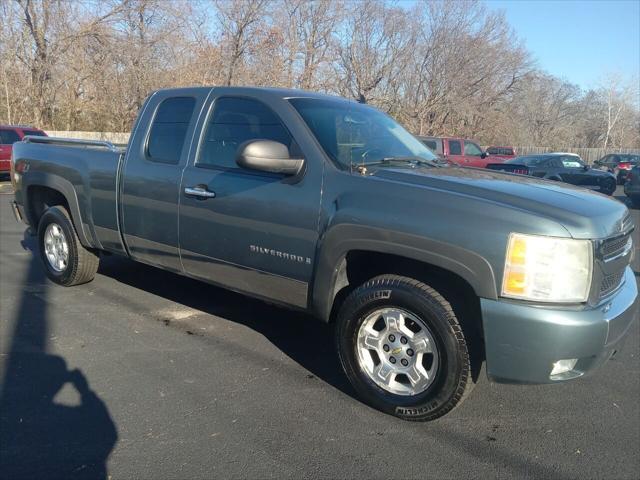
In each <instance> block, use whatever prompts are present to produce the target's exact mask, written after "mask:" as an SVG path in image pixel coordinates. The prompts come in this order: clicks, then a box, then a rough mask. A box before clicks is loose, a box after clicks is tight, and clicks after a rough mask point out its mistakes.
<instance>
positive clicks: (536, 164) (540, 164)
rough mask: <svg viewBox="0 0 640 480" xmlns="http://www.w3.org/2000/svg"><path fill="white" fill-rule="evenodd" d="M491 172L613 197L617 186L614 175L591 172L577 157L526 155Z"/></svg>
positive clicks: (599, 171) (597, 171)
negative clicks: (533, 179) (559, 184)
mask: <svg viewBox="0 0 640 480" xmlns="http://www.w3.org/2000/svg"><path fill="white" fill-rule="evenodd" d="M487 168H489V169H491V170H502V171H503V172H510V173H516V174H520V175H531V176H532V177H538V178H546V179H547V180H556V181H559V182H566V183H571V184H573V185H577V186H579V187H584V188H588V189H590V190H595V191H597V192H600V193H604V194H606V195H612V194H613V192H615V190H616V186H617V185H616V177H615V176H614V175H613V174H612V173H610V172H607V171H603V170H598V169H595V168H589V166H588V165H587V164H586V163H584V161H583V160H582V159H581V158H580V156H579V155H576V154H575V153H544V154H540V155H526V156H522V157H516V158H513V159H511V160H507V161H506V162H504V163H490V164H489V165H487Z"/></svg>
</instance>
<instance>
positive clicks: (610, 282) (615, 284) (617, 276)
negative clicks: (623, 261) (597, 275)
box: [600, 270, 624, 298]
mask: <svg viewBox="0 0 640 480" xmlns="http://www.w3.org/2000/svg"><path fill="white" fill-rule="evenodd" d="M623 279H624V270H622V271H621V272H618V273H614V274H612V275H607V276H606V277H604V278H603V279H602V283H601V284H600V298H603V297H606V296H607V295H609V294H610V293H613V292H615V291H616V290H617V289H618V288H619V287H620V286H621V285H622V280H623Z"/></svg>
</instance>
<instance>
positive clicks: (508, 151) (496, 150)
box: [485, 146, 518, 160]
mask: <svg viewBox="0 0 640 480" xmlns="http://www.w3.org/2000/svg"><path fill="white" fill-rule="evenodd" d="M485 152H487V155H491V156H492V157H500V158H504V159H505V160H510V159H512V158H515V157H517V156H518V155H517V153H516V149H515V148H514V147H497V146H491V147H487V149H486V150H485Z"/></svg>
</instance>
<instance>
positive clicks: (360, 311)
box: [336, 275, 474, 421]
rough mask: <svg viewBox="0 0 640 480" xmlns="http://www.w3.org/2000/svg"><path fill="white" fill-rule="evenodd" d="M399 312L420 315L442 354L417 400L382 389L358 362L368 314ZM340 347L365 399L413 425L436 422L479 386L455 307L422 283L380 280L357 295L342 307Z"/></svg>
mask: <svg viewBox="0 0 640 480" xmlns="http://www.w3.org/2000/svg"><path fill="white" fill-rule="evenodd" d="M386 307H396V308H400V309H403V310H406V311H408V312H411V313H412V314H414V315H417V316H418V317H419V318H420V319H421V320H422V321H423V322H424V323H425V324H426V325H427V327H428V329H429V330H430V332H431V334H432V336H433V338H434V340H435V343H436V346H437V348H438V353H439V366H438V370H437V373H436V375H435V380H434V381H433V383H431V385H430V386H429V387H428V388H427V389H426V390H425V391H423V392H421V393H418V394H416V395H398V394H394V393H391V392H389V391H387V390H385V389H383V388H381V387H380V386H378V385H377V384H376V383H375V382H374V381H373V380H372V379H371V378H370V377H369V375H368V374H367V373H366V372H365V371H363V368H362V367H361V366H360V362H359V361H358V354H357V351H356V348H357V335H358V331H359V328H360V326H361V325H362V323H363V321H364V320H365V319H366V318H367V316H368V315H369V314H371V313H372V312H374V311H375V310H377V309H380V308H386ZM336 343H337V349H338V355H339V356H340V361H341V363H342V367H343V369H344V371H345V373H346V375H347V377H348V379H349V381H350V382H351V384H352V385H353V387H354V388H355V390H356V391H357V392H358V394H359V395H360V396H361V398H362V399H363V400H364V401H365V402H366V403H368V404H369V405H371V406H372V407H374V408H376V409H378V410H381V411H383V412H385V413H388V414H390V415H394V416H396V417H399V418H402V419H404V420H412V421H429V420H435V419H436V418H438V417H441V416H442V415H445V414H447V413H449V412H450V411H451V410H453V409H454V408H455V407H456V406H457V405H459V404H460V403H461V402H462V401H463V400H464V399H465V398H466V396H467V395H468V394H469V393H470V392H471V390H472V389H473V386H474V382H473V378H472V375H471V361H470V356H469V349H468V346H467V341H466V339H465V336H464V333H463V331H462V328H461V326H460V323H459V322H458V319H457V318H456V315H455V313H454V311H453V309H452V308H451V305H450V304H449V302H447V300H445V299H444V298H443V297H442V296H441V295H440V294H439V293H438V292H437V291H436V290H434V289H433V288H431V287H429V286H428V285H425V284H424V283H422V282H419V281H417V280H414V279H411V278H407V277H402V276H397V275H381V276H379V277H375V278H373V279H371V280H369V281H368V282H366V283H365V284H364V285H362V286H360V287H359V288H357V289H356V290H354V291H353V292H352V293H351V294H350V295H349V296H348V297H347V298H346V300H345V301H344V303H343V305H342V306H341V307H340V310H339V313H338V318H337V326H336Z"/></svg>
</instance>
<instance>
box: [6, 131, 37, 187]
mask: <svg viewBox="0 0 640 480" xmlns="http://www.w3.org/2000/svg"><path fill="white" fill-rule="evenodd" d="M27 135H36V136H39V137H46V136H47V134H46V133H44V132H43V131H42V130H39V129H37V128H33V127H28V126H26V125H0V175H2V174H4V173H8V172H9V167H10V160H11V151H12V150H13V144H14V143H16V142H19V141H20V140H22V139H23V138H24V137H26V136H27Z"/></svg>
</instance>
